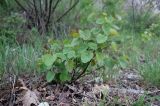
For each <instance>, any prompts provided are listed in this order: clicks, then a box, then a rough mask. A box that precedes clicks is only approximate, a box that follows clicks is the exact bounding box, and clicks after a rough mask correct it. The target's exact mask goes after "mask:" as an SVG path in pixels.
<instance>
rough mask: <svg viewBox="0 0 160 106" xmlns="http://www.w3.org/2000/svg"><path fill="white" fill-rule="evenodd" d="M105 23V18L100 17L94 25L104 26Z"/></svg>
mask: <svg viewBox="0 0 160 106" xmlns="http://www.w3.org/2000/svg"><path fill="white" fill-rule="evenodd" d="M105 22H106V20H105V18H104V17H100V18H98V19H97V20H96V23H97V24H100V25H101V24H104V23H105Z"/></svg>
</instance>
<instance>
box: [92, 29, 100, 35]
mask: <svg viewBox="0 0 160 106" xmlns="http://www.w3.org/2000/svg"><path fill="white" fill-rule="evenodd" d="M91 32H92V33H93V34H95V35H97V34H98V33H100V30H99V28H92V29H91Z"/></svg>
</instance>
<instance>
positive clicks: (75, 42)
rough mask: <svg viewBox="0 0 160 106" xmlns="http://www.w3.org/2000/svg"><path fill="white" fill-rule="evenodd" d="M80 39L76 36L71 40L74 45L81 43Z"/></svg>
mask: <svg viewBox="0 0 160 106" xmlns="http://www.w3.org/2000/svg"><path fill="white" fill-rule="evenodd" d="M79 43H80V39H79V38H74V39H73V40H72V42H71V45H72V47H74V46H77V45H79Z"/></svg>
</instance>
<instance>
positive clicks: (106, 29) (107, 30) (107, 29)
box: [102, 25, 109, 35]
mask: <svg viewBox="0 0 160 106" xmlns="http://www.w3.org/2000/svg"><path fill="white" fill-rule="evenodd" d="M102 30H103V32H104V33H105V34H106V35H108V34H109V26H108V25H103V26H102Z"/></svg>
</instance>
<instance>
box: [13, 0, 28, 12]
mask: <svg viewBox="0 0 160 106" xmlns="http://www.w3.org/2000/svg"><path fill="white" fill-rule="evenodd" d="M14 1H15V2H16V3H17V4H18V6H19V7H21V8H22V9H23V10H24V11H25V12H27V13H28V11H27V9H26V8H25V7H24V6H23V5H22V4H21V3H20V2H19V1H18V0H14Z"/></svg>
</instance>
